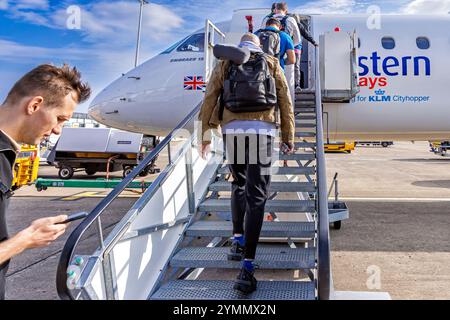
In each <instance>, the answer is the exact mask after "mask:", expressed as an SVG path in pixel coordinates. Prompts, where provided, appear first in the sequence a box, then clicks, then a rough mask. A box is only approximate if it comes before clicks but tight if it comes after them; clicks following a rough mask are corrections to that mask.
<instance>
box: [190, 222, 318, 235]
mask: <svg viewBox="0 0 450 320" xmlns="http://www.w3.org/2000/svg"><path fill="white" fill-rule="evenodd" d="M315 227H316V226H315V223H314V222H264V224H263V227H262V229H261V237H264V238H304V239H312V238H314V236H315ZM232 234H233V224H232V223H231V221H197V222H195V223H194V224H193V225H192V226H190V227H189V228H188V230H187V231H186V236H188V237H230V236H232Z"/></svg>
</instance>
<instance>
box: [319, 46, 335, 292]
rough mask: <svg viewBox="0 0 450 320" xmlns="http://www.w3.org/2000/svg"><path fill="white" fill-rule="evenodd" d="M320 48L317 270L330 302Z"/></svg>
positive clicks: (320, 284)
mask: <svg viewBox="0 0 450 320" xmlns="http://www.w3.org/2000/svg"><path fill="white" fill-rule="evenodd" d="M319 50H320V49H319V47H315V82H316V83H315V91H316V97H315V98H316V112H317V117H316V129H317V134H316V144H317V149H316V154H317V164H316V165H317V187H318V188H317V189H318V191H317V200H316V201H317V214H318V239H317V248H318V249H317V251H318V256H317V264H318V265H317V268H318V272H317V273H318V275H317V277H318V279H317V280H318V297H319V300H329V299H330V294H331V291H332V290H333V288H332V286H333V284H332V278H331V261H330V230H329V228H330V227H329V217H328V194H327V172H326V163H325V147H324V144H325V141H324V137H323V116H322V112H323V110H322V89H321V84H320V66H319V63H320V55H319Z"/></svg>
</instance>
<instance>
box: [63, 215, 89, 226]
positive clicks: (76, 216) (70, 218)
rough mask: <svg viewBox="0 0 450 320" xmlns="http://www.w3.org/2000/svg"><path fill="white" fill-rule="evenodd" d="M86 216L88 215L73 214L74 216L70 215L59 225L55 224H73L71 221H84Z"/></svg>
mask: <svg viewBox="0 0 450 320" xmlns="http://www.w3.org/2000/svg"><path fill="white" fill-rule="evenodd" d="M88 215H89V213H87V212H78V213H74V214H71V215H70V216H69V217H67V219H66V221H64V222H60V223H57V224H66V223H69V222H73V221H76V220H80V219H84V218H86V217H87V216H88Z"/></svg>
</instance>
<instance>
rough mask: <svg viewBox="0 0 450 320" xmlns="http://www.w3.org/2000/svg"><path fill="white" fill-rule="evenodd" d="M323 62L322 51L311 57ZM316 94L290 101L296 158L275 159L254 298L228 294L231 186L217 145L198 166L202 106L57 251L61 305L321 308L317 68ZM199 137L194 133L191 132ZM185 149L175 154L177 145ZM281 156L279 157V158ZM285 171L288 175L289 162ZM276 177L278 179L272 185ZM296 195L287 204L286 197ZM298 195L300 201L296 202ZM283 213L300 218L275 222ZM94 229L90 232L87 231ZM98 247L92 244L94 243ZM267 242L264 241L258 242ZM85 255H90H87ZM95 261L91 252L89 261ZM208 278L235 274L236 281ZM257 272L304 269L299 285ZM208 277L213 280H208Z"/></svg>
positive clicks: (323, 267) (326, 291)
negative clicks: (126, 200)
mask: <svg viewBox="0 0 450 320" xmlns="http://www.w3.org/2000/svg"><path fill="white" fill-rule="evenodd" d="M315 53H316V60H315V61H319V49H318V48H317V49H315ZM315 74H316V78H315V86H314V89H313V90H303V91H299V92H297V94H296V101H295V115H296V120H295V123H296V134H295V135H296V142H295V147H296V151H295V153H293V154H282V153H279V161H277V162H276V163H275V166H274V167H273V168H272V173H273V175H274V178H273V180H274V181H273V182H272V184H271V189H270V191H271V196H270V198H269V200H268V202H267V205H266V213H267V214H268V215H270V219H269V220H268V221H265V222H264V225H263V228H262V232H261V239H263V240H261V243H260V245H259V246H258V249H257V254H256V260H255V264H256V265H258V268H259V270H258V271H257V272H256V277H257V278H258V279H259V282H258V289H257V290H256V291H255V292H253V293H252V294H249V295H244V294H242V293H239V292H237V291H235V290H233V280H234V278H235V276H236V275H237V273H238V269H239V268H240V267H241V263H240V262H235V261H228V260H227V252H228V250H229V244H230V237H231V236H232V230H231V228H232V226H231V221H226V219H224V215H225V216H226V213H229V212H230V211H231V208H230V199H229V197H230V196H229V195H228V196H227V195H226V194H227V193H229V191H230V189H231V182H230V181H229V178H230V174H229V170H228V168H227V166H226V165H224V164H223V153H222V152H221V150H222V145H221V140H220V139H216V138H214V139H213V144H212V152H211V154H210V156H209V158H208V159H207V160H203V159H202V158H201V157H200V156H199V154H198V152H197V150H196V149H197V147H198V138H197V135H196V134H192V129H188V130H186V128H191V124H192V122H193V121H194V119H196V117H197V116H198V112H199V109H200V105H198V106H197V107H196V108H195V109H194V110H193V111H192V112H191V113H190V114H189V115H188V116H187V117H186V118H185V119H184V120H183V121H182V122H181V123H180V124H179V125H178V126H177V127H176V128H175V129H174V131H173V132H172V133H171V134H169V135H168V136H167V137H166V138H165V139H164V140H163V141H162V142H161V143H160V144H159V145H158V146H157V147H156V149H155V150H153V151H152V152H151V153H150V154H149V155H148V157H147V158H146V159H145V160H144V161H143V162H142V163H141V164H140V165H139V166H138V167H137V168H136V169H135V170H134V171H133V172H132V173H131V174H130V175H129V176H128V177H127V178H125V179H124V180H123V182H122V183H121V184H120V185H118V186H117V187H116V188H115V189H114V190H113V191H112V192H111V193H110V194H109V195H108V196H107V197H106V198H105V199H103V200H102V201H101V202H100V203H99V205H98V206H97V207H96V208H95V209H94V210H93V211H92V212H91V213H90V214H89V215H88V217H87V218H86V219H85V220H84V221H83V222H81V224H80V225H79V226H78V227H77V228H76V229H75V230H74V231H73V233H72V234H71V235H70V236H69V239H68V240H67V242H66V245H65V247H64V249H63V251H62V254H61V258H60V262H59V265H58V272H57V290H58V294H59V296H60V297H61V298H62V299H108V300H109V299H110V300H115V299H151V300H204V299H206V300H225V299H226V300H233V299H237V300H316V299H321V300H327V299H330V297H331V296H332V294H333V283H332V277H331V263H330V238H329V216H328V214H329V212H328V206H329V204H328V195H327V182H326V167H325V155H324V134H323V125H322V99H321V88H320V73H319V66H318V64H316V66H315ZM194 132H195V131H194ZM181 135H184V136H185V138H186V140H185V143H184V144H183V145H182V146H181V147H179V148H178V150H177V151H176V152H173V151H172V149H173V145H174V141H175V138H178V137H180V136H181ZM163 150H168V158H169V159H168V165H167V167H166V168H165V169H164V170H163V171H162V172H161V173H160V175H159V176H158V177H157V178H156V180H155V181H154V182H153V183H152V185H151V186H150V187H149V188H148V189H147V190H146V191H145V193H144V194H143V195H142V196H141V197H140V198H139V199H138V200H137V201H136V203H135V204H134V205H133V206H132V207H131V208H130V209H129V210H128V212H127V213H126V214H125V215H124V216H123V218H122V219H121V220H120V222H118V223H117V224H115V225H114V227H113V230H112V231H109V234H108V235H105V234H104V232H105V229H106V228H105V225H104V223H102V221H105V220H106V219H107V214H108V212H109V211H108V210H109V208H110V206H112V203H113V201H114V200H115V199H117V198H118V197H119V195H120V194H121V193H122V192H123V191H124V190H125V189H126V187H127V185H129V184H130V183H132V181H133V179H135V178H136V177H137V176H138V175H139V173H140V172H141V171H143V170H144V169H145V168H146V166H147V165H148V164H149V163H151V161H153V159H155V158H156V157H157V156H159V155H160V154H161V153H162V151H163ZM278 152H279V151H278ZM285 161H288V162H287V166H286V163H285ZM277 177H278V178H280V179H277ZM285 193H291V195H292V193H294V194H295V195H297V197H296V198H295V199H293V200H292V199H289V200H285V199H283V198H285V197H283V194H285ZM300 195H301V196H300ZM280 213H291V214H292V215H298V216H299V218H300V217H306V219H304V221H302V219H295V221H281V220H282V219H280V218H279V215H280ZM92 228H96V230H95V232H94V233H93V232H90V231H89V230H92ZM94 238H95V239H96V240H93V239H94ZM263 241H264V242H263ZM86 252H88V253H87V254H86ZM92 252H93V253H92ZM209 269H213V270H223V269H236V272H235V273H234V274H233V277H231V278H230V277H229V276H228V277H227V276H225V273H224V275H223V277H222V275H221V272H218V273H215V274H214V277H211V276H210V275H211V273H208V272H205V271H208V270H209ZM262 270H282V271H286V270H303V271H304V274H305V277H303V279H301V281H298V280H299V279H296V280H294V279H293V278H292V276H291V277H290V278H288V279H286V280H283V281H279V280H277V281H264V280H262V279H261V278H259V277H258V274H259V272H261V271H262ZM213 278H214V279H213Z"/></svg>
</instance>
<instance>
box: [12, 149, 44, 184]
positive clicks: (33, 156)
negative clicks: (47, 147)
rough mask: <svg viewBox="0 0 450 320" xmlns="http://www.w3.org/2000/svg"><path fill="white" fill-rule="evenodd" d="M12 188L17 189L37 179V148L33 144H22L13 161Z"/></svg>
mask: <svg viewBox="0 0 450 320" xmlns="http://www.w3.org/2000/svg"><path fill="white" fill-rule="evenodd" d="M13 171H14V175H13V181H12V188H13V189H18V188H20V187H22V186H25V185H31V184H33V182H34V181H35V180H36V179H37V176H38V171H39V149H38V147H37V146H33V145H22V146H21V148H20V152H19V155H18V156H17V159H16V162H15V163H14V170H13Z"/></svg>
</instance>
